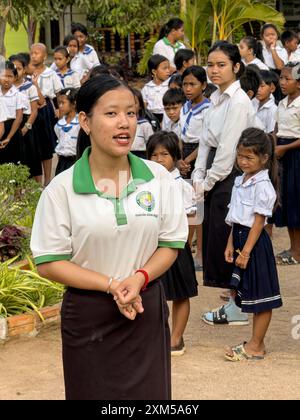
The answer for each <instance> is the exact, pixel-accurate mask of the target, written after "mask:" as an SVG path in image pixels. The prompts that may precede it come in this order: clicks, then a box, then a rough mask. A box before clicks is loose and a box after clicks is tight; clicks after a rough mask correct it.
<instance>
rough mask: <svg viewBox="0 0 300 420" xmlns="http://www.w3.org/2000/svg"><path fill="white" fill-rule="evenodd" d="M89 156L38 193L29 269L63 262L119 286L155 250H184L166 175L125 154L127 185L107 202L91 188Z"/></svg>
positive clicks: (182, 222) (184, 230) (173, 189)
mask: <svg viewBox="0 0 300 420" xmlns="http://www.w3.org/2000/svg"><path fill="white" fill-rule="evenodd" d="M89 153H90V148H88V149H86V150H85V152H84V154H83V156H82V158H81V159H79V160H78V161H77V162H76V163H75V165H73V166H72V167H71V168H70V169H68V170H66V171H64V172H62V173H61V174H59V175H57V176H56V177H55V178H54V179H53V180H52V182H51V183H50V184H49V185H48V186H47V188H46V189H45V190H44V191H43V193H42V196H41V198H40V201H39V203H38V206H37V209H36V214H35V220H34V224H33V228H32V236H31V249H32V252H33V257H34V261H35V263H36V264H42V263H47V262H52V261H60V260H69V261H72V262H73V263H75V264H77V265H79V266H81V267H83V268H87V269H91V270H94V271H96V272H99V273H102V274H103V275H107V276H109V277H113V278H115V279H119V280H123V279H124V278H126V277H127V276H130V275H132V274H133V273H134V272H135V271H136V270H137V269H139V268H141V267H143V266H144V264H145V263H146V262H147V261H148V260H149V259H150V257H151V256H152V255H153V253H154V252H155V251H156V249H157V248H158V247H167V248H177V249H179V248H184V246H185V243H186V240H187V236H188V223H187V217H186V214H185V211H184V207H183V201H182V196H181V194H180V190H179V189H178V187H177V185H176V183H175V181H174V180H173V179H172V176H171V175H170V173H169V172H168V171H167V170H166V169H165V168H164V167H163V166H161V165H159V164H158V163H156V162H151V161H146V160H142V159H139V158H138V157H136V156H134V155H133V154H131V153H129V155H128V158H129V162H130V167H131V179H130V181H129V184H128V185H127V188H125V189H124V191H123V192H122V193H121V195H120V198H115V197H110V196H107V195H105V193H101V192H99V190H97V189H96V187H95V185H94V181H93V178H92V175H91V171H90V166H89Z"/></svg>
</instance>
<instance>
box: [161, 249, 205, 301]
mask: <svg viewBox="0 0 300 420" xmlns="http://www.w3.org/2000/svg"><path fill="white" fill-rule="evenodd" d="M161 280H162V284H163V286H164V290H165V295H166V299H167V300H176V299H187V298H190V297H193V296H197V295H198V290H197V286H198V283H197V279H196V273H195V267H194V260H193V256H192V253H191V249H190V246H189V244H188V242H187V243H186V245H185V248H184V249H180V250H179V251H178V257H177V259H176V261H175V262H174V264H173V265H172V266H171V267H170V268H169V270H168V271H167V272H166V273H165V274H164V275H163V276H162V277H161Z"/></svg>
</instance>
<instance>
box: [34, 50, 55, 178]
mask: <svg viewBox="0 0 300 420" xmlns="http://www.w3.org/2000/svg"><path fill="white" fill-rule="evenodd" d="M46 58H47V49H46V46H45V45H44V44H33V45H32V47H31V49H30V59H31V63H32V64H33V65H34V67H35V73H34V74H33V75H32V80H33V82H34V83H35V82H36V83H37V84H38V86H39V88H40V90H41V92H42V95H43V96H44V98H45V101H46V103H45V105H44V106H42V107H40V108H39V116H40V117H41V118H42V120H43V122H44V126H43V134H42V135H41V142H40V146H41V159H42V164H43V169H44V184H45V185H48V184H49V182H50V179H51V169H52V156H53V152H54V149H55V146H56V136H55V133H54V126H55V124H56V117H55V112H56V108H55V103H56V104H57V102H56V95H57V94H58V93H59V92H60V91H61V90H62V88H63V85H62V83H61V81H60V78H59V77H58V76H57V74H56V73H55V71H53V70H51V69H50V68H49V67H47V66H46V65H45V61H46ZM57 113H58V111H57Z"/></svg>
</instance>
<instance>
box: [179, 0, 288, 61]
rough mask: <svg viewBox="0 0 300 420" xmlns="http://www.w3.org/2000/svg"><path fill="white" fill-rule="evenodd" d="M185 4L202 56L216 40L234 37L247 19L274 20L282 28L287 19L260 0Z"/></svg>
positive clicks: (193, 38)
mask: <svg viewBox="0 0 300 420" xmlns="http://www.w3.org/2000/svg"><path fill="white" fill-rule="evenodd" d="M184 3H185V4H184V6H185V8H184V9H183V7H182V8H181V10H182V11H183V10H185V12H183V13H182V17H183V19H184V21H185V32H186V35H187V38H188V40H189V43H190V45H191V47H192V48H193V49H195V51H196V52H197V54H198V56H199V54H201V55H203V52H204V50H205V47H206V49H207V47H208V46H209V45H212V44H213V43H214V42H215V41H216V40H218V39H222V40H230V39H231V36H232V34H233V33H234V32H235V31H236V29H238V28H239V27H241V26H242V25H243V24H244V23H246V22H251V21H252V22H253V21H260V22H271V23H274V24H275V25H276V26H278V27H279V28H281V27H283V25H284V22H285V19H284V16H283V15H282V13H280V12H278V11H277V10H275V9H274V8H273V7H271V6H268V5H266V4H262V2H259V1H257V0H185V1H184ZM181 6H183V5H182V4H181Z"/></svg>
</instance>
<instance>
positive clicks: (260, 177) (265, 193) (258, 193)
mask: <svg viewBox="0 0 300 420" xmlns="http://www.w3.org/2000/svg"><path fill="white" fill-rule="evenodd" d="M268 172H269V171H268V170H267V169H266V170H262V171H260V172H258V173H257V174H255V175H254V176H252V177H251V178H249V179H248V180H247V181H246V182H244V178H245V174H244V175H242V176H238V177H237V178H236V179H235V182H234V186H233V189H232V194H231V201H230V204H229V206H228V207H229V212H228V214H227V216H226V219H225V222H226V223H227V224H228V225H232V224H234V223H236V224H240V225H243V226H248V227H250V228H251V227H252V226H253V223H254V220H255V214H260V215H262V216H265V217H266V220H265V225H266V224H267V223H268V222H267V217H271V216H272V214H273V209H274V204H275V201H276V192H275V190H274V187H273V185H272V182H271V180H270V177H269V173H268Z"/></svg>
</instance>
